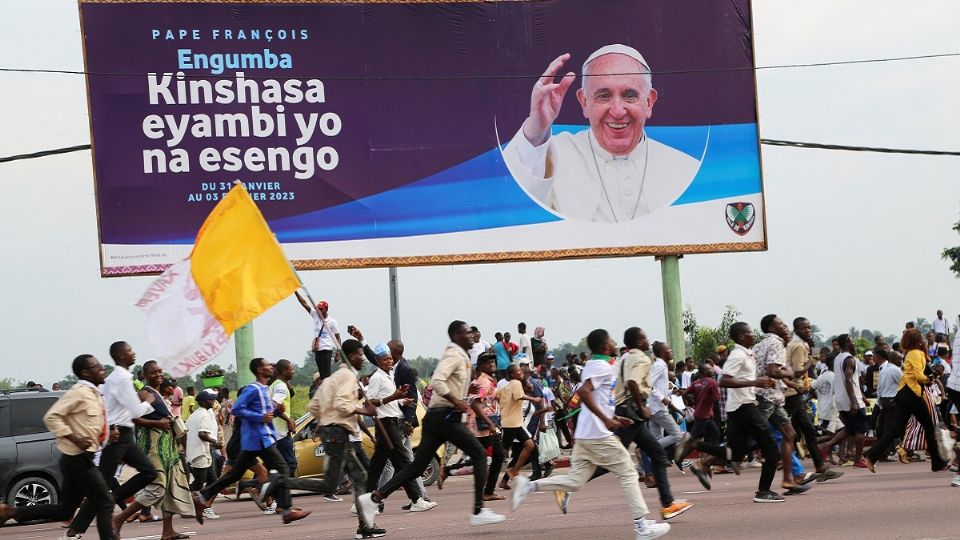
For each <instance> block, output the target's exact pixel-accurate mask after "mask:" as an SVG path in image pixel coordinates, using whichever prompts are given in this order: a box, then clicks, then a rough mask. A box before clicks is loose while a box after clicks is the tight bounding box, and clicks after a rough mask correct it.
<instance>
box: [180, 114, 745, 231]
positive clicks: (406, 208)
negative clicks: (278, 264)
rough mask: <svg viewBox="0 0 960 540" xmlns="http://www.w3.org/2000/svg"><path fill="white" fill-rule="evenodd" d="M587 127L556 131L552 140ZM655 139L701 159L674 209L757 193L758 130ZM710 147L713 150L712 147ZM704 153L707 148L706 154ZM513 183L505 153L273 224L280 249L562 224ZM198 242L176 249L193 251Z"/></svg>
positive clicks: (662, 132) (723, 128) (691, 131)
mask: <svg viewBox="0 0 960 540" xmlns="http://www.w3.org/2000/svg"><path fill="white" fill-rule="evenodd" d="M585 127H586V126H580V125H562V126H554V132H555V133H559V132H563V131H580V130H582V129H584V128H585ZM647 131H648V133H649V134H650V136H651V137H652V138H654V139H656V140H658V141H660V142H662V143H664V144H666V145H668V146H671V147H673V148H676V149H677V150H680V151H682V152H685V153H687V154H689V155H691V156H693V157H695V158H697V159H700V157H701V156H704V161H703V164H702V166H701V168H700V171H699V172H698V173H697V176H696V178H694V180H693V182H691V183H690V186H689V187H688V188H687V190H686V191H685V192H684V193H683V194H682V195H681V196H680V198H678V199H677V200H676V201H675V202H674V203H673V204H674V205H681V204H690V203H696V202H703V201H709V200H714V199H720V198H727V197H735V196H739V195H749V194H753V193H759V192H760V188H761V183H760V161H759V147H758V141H757V126H756V124H753V123H751V124H730V125H718V126H680V127H672V126H667V127H664V126H660V127H657V126H650V127H648V128H647ZM708 143H709V144H708ZM705 147H706V148H705ZM560 219H562V218H559V217H557V216H555V215H554V214H552V213H550V212H548V211H547V210H544V209H543V208H542V207H541V206H540V205H538V204H537V203H536V202H534V201H533V200H532V199H531V198H530V197H528V196H527V194H526V193H525V192H524V191H523V190H522V189H521V188H520V186H519V185H518V184H517V183H516V181H514V179H513V177H512V176H510V173H509V171H508V169H507V166H506V164H505V163H504V162H503V159H502V156H501V154H500V149H498V148H493V149H492V150H490V151H488V152H485V153H483V154H481V155H479V156H477V157H475V158H473V159H470V160H468V161H466V162H464V163H461V164H460V165H457V166H455V167H452V168H450V169H447V170H445V171H441V172H439V173H437V174H434V175H431V176H429V177H427V178H424V179H422V180H419V181H417V182H414V183H412V184H408V185H406V186H402V187H399V188H396V189H392V190H389V191H385V192H383V193H378V194H375V195H370V196H368V197H364V198H362V199H358V200H356V201H351V202H349V203H345V204H342V205H339V206H335V207H331V208H325V209H323V210H318V211H315V212H310V213H307V214H301V215H298V216H291V217H287V218H282V219H277V220H273V221H271V222H270V227H271V228H272V229H273V231H274V233H275V234H276V235H277V238H278V239H279V240H280V241H281V242H329V241H337V240H363V239H372V238H396V237H406V236H423V235H431V234H442V233H454V232H464V231H475V230H482V229H496V228H502V227H513V226H518V225H532V224H537V223H549V222H552V221H559V220H560ZM192 242H193V238H184V239H178V240H177V241H175V242H174V243H183V244H189V243H192Z"/></svg>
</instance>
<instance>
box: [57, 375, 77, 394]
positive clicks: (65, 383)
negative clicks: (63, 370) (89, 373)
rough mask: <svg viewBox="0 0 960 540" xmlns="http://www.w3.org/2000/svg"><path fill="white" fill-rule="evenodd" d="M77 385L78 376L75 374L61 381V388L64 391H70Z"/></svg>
mask: <svg viewBox="0 0 960 540" xmlns="http://www.w3.org/2000/svg"><path fill="white" fill-rule="evenodd" d="M75 384H77V376H76V375H74V374H73V373H71V374H69V375H67V376H66V377H64V378H62V379H60V388H61V389H63V390H69V389H70V387H71V386H73V385H75Z"/></svg>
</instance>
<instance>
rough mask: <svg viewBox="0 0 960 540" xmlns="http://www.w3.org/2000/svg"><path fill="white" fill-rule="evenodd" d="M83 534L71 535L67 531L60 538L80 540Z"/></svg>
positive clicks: (62, 539) (60, 539)
mask: <svg viewBox="0 0 960 540" xmlns="http://www.w3.org/2000/svg"><path fill="white" fill-rule="evenodd" d="M82 536H83V535H82V534H78V535H76V536H70V535H68V534H67V533H63V535H61V536H60V538H59V539H58V540H80V538H81V537H82Z"/></svg>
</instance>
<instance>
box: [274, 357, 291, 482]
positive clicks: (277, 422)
mask: <svg viewBox="0 0 960 540" xmlns="http://www.w3.org/2000/svg"><path fill="white" fill-rule="evenodd" d="M295 374H296V368H295V367H294V366H293V362H291V361H289V360H277V363H276V364H274V365H273V376H274V380H273V381H272V382H271V383H270V387H269V393H270V400H271V401H273V402H274V403H276V404H277V405H283V407H282V412H279V413H276V414H274V416H273V428H274V429H276V430H277V450H279V451H280V455H281V456H283V460H284V461H286V462H287V468H288V469H289V470H290V476H296V470H297V453H296V451H295V450H294V448H293V432H294V431H296V430H297V425H296V423H294V421H293V418H291V417H290V414H292V413H291V412H290V410H291V406H292V398H293V389H292V388H290V381H291V380H292V379H293V376H294V375H295ZM278 410H281V408H280V407H278Z"/></svg>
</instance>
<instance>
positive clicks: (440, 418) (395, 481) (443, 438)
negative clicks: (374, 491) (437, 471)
mask: <svg viewBox="0 0 960 540" xmlns="http://www.w3.org/2000/svg"><path fill="white" fill-rule="evenodd" d="M462 416H463V415H462V413H460V412H459V411H456V410H454V409H452V408H448V407H436V408H433V409H428V410H427V414H425V415H424V416H423V420H422V422H421V426H420V427H421V430H422V432H421V438H420V446H418V447H417V452H416V454H414V456H413V463H411V464H410V465H409V466H408V467H405V468H403V470H400V471H397V472H395V473H394V474H393V478H391V479H390V481H389V482H387V483H386V484H384V485H383V487H381V488H380V489H379V490H378V491H379V493H380V499H381V500H383V499H386V498H387V497H389V496H390V494H391V493H393V492H394V491H396V490H397V489H399V488H400V486H402V485H404V484H405V483H406V482H407V481H408V480H410V479H412V478H416V477H418V476H420V475H421V474H423V471H424V470H426V468H427V466H428V465H430V461H431V460H432V459H433V457H434V456H435V455H436V454H437V449H438V448H440V447H441V446H443V445H444V444H445V443H447V442H451V443H453V445H454V446H456V447H457V448H459V449H460V450H463V452H464V453H466V454H467V455H468V456H469V457H470V459H472V460H473V513H474V514H476V513H478V512H480V509H481V508H483V488H484V485H485V483H486V481H487V453H486V452H484V450H483V446H481V445H480V441H478V440H477V438H476V437H475V436H474V435H473V433H471V432H470V430H469V429H467V425H466V424H464V423H463V422H461V421H460V419H461V417H462Z"/></svg>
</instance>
